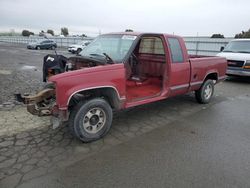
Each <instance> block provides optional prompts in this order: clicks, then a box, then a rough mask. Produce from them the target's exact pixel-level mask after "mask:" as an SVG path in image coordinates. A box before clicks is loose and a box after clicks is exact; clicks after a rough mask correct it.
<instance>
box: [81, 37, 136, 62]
mask: <svg viewBox="0 0 250 188" xmlns="http://www.w3.org/2000/svg"><path fill="white" fill-rule="evenodd" d="M135 39H136V36H133V35H101V36H99V37H97V38H96V39H95V40H94V41H93V42H91V43H90V44H89V45H88V46H87V47H86V48H84V49H83V50H82V51H81V53H80V55H81V56H92V57H93V56H94V57H95V56H98V57H103V58H106V55H108V56H109V57H110V58H111V59H112V60H113V61H114V62H122V60H123V59H124V57H125V56H126V54H127V53H128V51H129V49H130V47H131V46H132V44H133V42H134V40H135ZM105 54H106V55H105Z"/></svg>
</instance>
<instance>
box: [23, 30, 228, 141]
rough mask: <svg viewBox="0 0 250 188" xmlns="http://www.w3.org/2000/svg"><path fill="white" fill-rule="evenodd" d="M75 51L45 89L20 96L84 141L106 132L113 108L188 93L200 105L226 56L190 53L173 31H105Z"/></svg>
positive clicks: (220, 76)
mask: <svg viewBox="0 0 250 188" xmlns="http://www.w3.org/2000/svg"><path fill="white" fill-rule="evenodd" d="M79 55H80V56H75V57H70V58H69V59H68V61H67V63H66V65H65V68H64V70H65V72H64V73H60V74H57V75H54V76H51V77H49V81H50V83H49V86H48V87H46V89H44V90H42V91H40V92H39V93H38V94H37V95H35V96H23V97H20V100H23V101H24V102H25V103H26V104H28V105H27V110H28V111H29V112H30V113H32V114H34V115H38V116H43V115H50V116H52V122H53V127H54V128H56V127H58V126H60V125H61V124H62V122H65V121H68V124H69V128H70V130H71V132H72V134H73V135H74V136H75V137H77V138H78V139H80V140H82V141H83V142H91V141H94V140H97V139H100V138H101V137H103V136H105V135H106V134H107V132H108V131H109V129H110V127H111V124H112V118H113V111H115V110H121V109H126V108H130V107H134V106H138V105H142V104H147V103H151V102H155V101H159V100H163V99H167V98H169V97H173V96H176V95H180V94H186V93H188V92H192V91H194V92H195V97H196V99H197V101H198V102H199V103H209V102H210V100H211V98H212V96H213V93H214V84H216V83H218V82H220V81H222V80H224V79H225V77H226V76H225V73H226V67H227V60H226V59H225V58H223V57H202V56H189V55H188V53H187V49H186V46H185V42H184V40H183V39H182V38H181V37H178V36H175V35H168V34H147V33H133V32H129V33H128V32H124V33H112V34H105V35H101V36H99V37H98V38H97V39H96V40H94V41H93V42H92V43H90V44H89V45H88V46H87V47H86V48H84V49H83V50H82V52H81V53H80V54H79ZM166 115H167V114H166ZM128 118H129V117H128Z"/></svg>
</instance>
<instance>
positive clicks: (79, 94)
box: [67, 86, 125, 109]
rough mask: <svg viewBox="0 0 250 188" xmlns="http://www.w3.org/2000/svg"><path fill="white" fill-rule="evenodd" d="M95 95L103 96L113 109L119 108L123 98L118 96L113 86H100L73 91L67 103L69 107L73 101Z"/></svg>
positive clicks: (95, 96)
mask: <svg viewBox="0 0 250 188" xmlns="http://www.w3.org/2000/svg"><path fill="white" fill-rule="evenodd" d="M97 97H101V98H104V99H105V100H106V101H107V102H108V103H109V104H110V106H111V107H112V108H113V109H120V108H121V107H122V101H124V99H125V98H121V97H120V95H119V93H118V90H117V89H116V88H115V87H113V86H102V87H95V88H85V89H82V90H78V91H75V92H74V93H72V94H71V96H70V97H69V99H68V103H67V105H68V107H70V106H72V105H74V103H75V102H78V101H82V100H85V99H92V98H97Z"/></svg>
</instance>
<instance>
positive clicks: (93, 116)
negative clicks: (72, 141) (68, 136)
mask: <svg viewBox="0 0 250 188" xmlns="http://www.w3.org/2000/svg"><path fill="white" fill-rule="evenodd" d="M105 123H106V113H105V112H104V110H103V109H101V108H92V109H91V110H89V111H88V112H87V113H86V114H85V116H84V118H83V128H84V130H85V131H86V132H88V133H90V134H96V133H97V132H99V131H100V130H101V129H102V128H103V126H104V125H105Z"/></svg>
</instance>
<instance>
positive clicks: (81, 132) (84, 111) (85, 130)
mask: <svg viewBox="0 0 250 188" xmlns="http://www.w3.org/2000/svg"><path fill="white" fill-rule="evenodd" d="M97 112H98V113H99V116H98V115H97ZM91 115H92V116H91ZM89 116H91V117H89ZM112 119H113V112H112V109H111V107H110V105H109V104H108V102H107V101H105V100H104V99H101V98H95V99H91V100H88V101H82V102H80V103H78V104H77V105H76V106H75V107H74V108H73V110H72V111H71V113H70V117H69V129H70V131H71V133H72V134H73V135H74V136H76V137H77V138H79V139H80V140H81V141H83V142H92V141H95V140H98V139H100V138H102V137H103V136H105V135H106V134H107V133H108V131H109V130H110V128H111V124H112ZM101 121H102V123H101V124H100V125H99V123H100V122H101ZM84 122H85V123H84ZM84 124H85V126H84ZM98 126H99V127H98ZM94 127H95V128H94ZM98 129H99V130H98ZM95 131H97V132H95Z"/></svg>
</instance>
